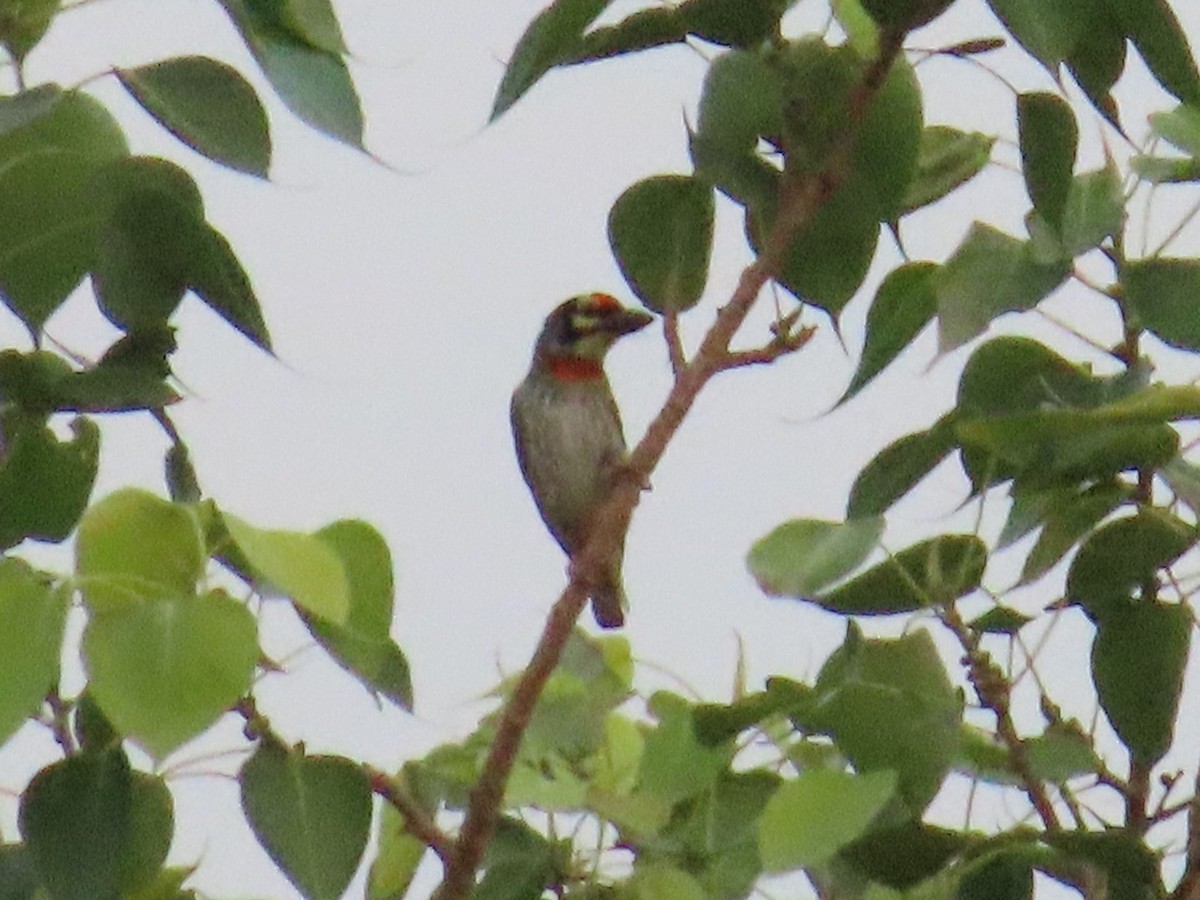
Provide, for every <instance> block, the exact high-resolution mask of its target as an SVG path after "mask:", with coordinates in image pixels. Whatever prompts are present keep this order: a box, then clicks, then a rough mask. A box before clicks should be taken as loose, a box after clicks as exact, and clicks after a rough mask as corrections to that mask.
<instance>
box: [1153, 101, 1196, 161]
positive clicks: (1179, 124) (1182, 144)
mask: <svg viewBox="0 0 1200 900" xmlns="http://www.w3.org/2000/svg"><path fill="white" fill-rule="evenodd" d="M1147 118H1148V120H1149V122H1150V131H1151V132H1152V133H1153V134H1154V135H1155V136H1157V137H1160V138H1162V139H1163V140H1164V141H1166V142H1167V143H1169V144H1171V145H1173V146H1174V147H1177V148H1178V149H1180V150H1182V151H1183V152H1184V153H1186V154H1188V155H1189V156H1193V157H1196V156H1200V108H1197V107H1196V106H1192V105H1189V104H1187V103H1181V104H1180V105H1179V106H1177V107H1175V108H1174V109H1172V110H1168V111H1167V112H1155V113H1150V115H1149V116H1148V117H1147Z"/></svg>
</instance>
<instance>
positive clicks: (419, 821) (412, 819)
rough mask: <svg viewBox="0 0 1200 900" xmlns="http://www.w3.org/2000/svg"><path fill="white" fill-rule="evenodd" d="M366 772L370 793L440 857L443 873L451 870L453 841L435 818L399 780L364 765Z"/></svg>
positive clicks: (406, 828) (406, 829) (408, 830)
mask: <svg viewBox="0 0 1200 900" xmlns="http://www.w3.org/2000/svg"><path fill="white" fill-rule="evenodd" d="M363 771H364V772H366V773H367V777H368V778H369V779H370V781H371V790H373V791H374V792H375V793H376V794H378V795H379V796H380V797H382V798H383V799H384V800H386V801H387V802H388V803H390V804H391V805H392V806H394V807H395V808H396V811H397V812H399V813H400V815H402V816H403V817H404V830H405V831H407V832H408V833H409V834H411V835H412V836H413V837H415V838H416V839H417V840H419V841H420V842H421V843H423V844H424V845H425V846H426V847H428V848H429V849H430V850H432V851H433V852H434V853H436V854H437V856H438V859H440V860H441V861H442V870H443V871H444V870H445V869H446V868H448V867H449V865H450V859H451V857H453V855H454V839H453V838H451V837H450V835H448V834H447V833H446V832H445V831H443V830H442V829H441V828H439V827H438V824H437V822H436V821H434V818H433V816H431V815H430V814H429V812H428V811H427V810H426V809H425V807H423V806H421V804H420V803H418V802H417V800H416V798H415V797H413V796H412V795H411V794H410V793H409V792H408V791H407V790H406V789H405V787H404V785H403V784H401V782H400V779H399V778H396V777H393V776H391V775H388V774H387V773H386V772H383V771H381V770H380V769H376V768H375V767H374V766H372V765H368V764H364V765H363Z"/></svg>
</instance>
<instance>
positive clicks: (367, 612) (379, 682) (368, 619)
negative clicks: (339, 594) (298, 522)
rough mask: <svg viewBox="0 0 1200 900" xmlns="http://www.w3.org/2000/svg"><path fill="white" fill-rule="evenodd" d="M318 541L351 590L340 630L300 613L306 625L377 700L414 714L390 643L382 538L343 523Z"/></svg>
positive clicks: (402, 667)
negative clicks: (382, 698)
mask: <svg viewBox="0 0 1200 900" xmlns="http://www.w3.org/2000/svg"><path fill="white" fill-rule="evenodd" d="M316 537H318V538H320V539H321V540H323V541H324V542H325V543H326V544H328V545H329V546H330V547H331V548H332V549H333V550H334V552H335V553H336V554H337V555H338V557H339V558H340V559H341V563H342V567H343V569H344V570H345V572H346V578H347V580H348V583H349V586H350V611H349V614H348V616H347V619H346V623H345V624H344V625H336V624H334V623H332V622H330V621H327V620H324V619H319V618H316V617H314V616H311V615H307V614H304V613H303V612H302V614H301V617H302V619H303V621H304V624H305V625H307V626H308V629H309V631H311V632H312V634H313V637H315V638H316V639H317V640H318V641H319V642H320V643H321V646H323V647H324V648H325V649H326V650H327V651H328V652H329V654H330V655H331V656H332V657H333V658H334V660H335V661H336V662H337V663H338V665H340V666H341V667H342V668H344V669H345V670H346V671H348V672H349V673H350V674H351V675H353V676H354V677H355V678H357V679H358V680H359V681H360V682H361V683H362V684H363V686H364V687H366V688H367V689H368V690H370V691H372V692H374V693H375V694H376V695H379V694H382V695H383V696H385V697H387V698H388V699H389V700H391V701H392V702H393V703H396V704H397V705H399V706H400V707H402V708H403V709H407V710H411V709H412V702H413V700H412V680H411V677H410V675H409V668H408V660H406V659H405V657H404V653H403V652H402V651H401V650H400V648H399V647H398V646H397V645H396V643H395V642H394V641H393V640H392V639H391V634H390V631H391V625H392V595H393V591H394V584H393V579H392V556H391V552H390V551H389V550H388V547H387V544H386V543H385V542H384V540H383V537H382V536H381V535H380V534H379V532H378V531H376V530H375V529H374V528H372V527H371V526H370V525H368V524H367V523H366V522H361V521H357V520H349V519H343V520H341V521H338V522H334V523H333V524H332V525H327V526H325V527H324V528H322V529H321V530H320V531H318V532H317V533H316Z"/></svg>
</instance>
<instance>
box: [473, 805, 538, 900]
mask: <svg viewBox="0 0 1200 900" xmlns="http://www.w3.org/2000/svg"><path fill="white" fill-rule="evenodd" d="M554 851H555V848H554V845H553V844H551V843H550V842H549V841H548V840H546V838H545V837H544V836H543V835H542V834H541V833H539V832H537V831H535V830H534V829H533V828H531V827H530V826H528V825H526V824H525V823H523V822H518V821H516V820H514V819H511V818H508V817H507V816H505V817H503V818H501V819H500V821H499V822H497V823H496V833H495V835H494V836H493V837H492V841H491V843H489V844H488V848H487V855H486V856H485V857H484V860H483V879H482V880H481V881H480V882H479V885H478V886H477V887H476V888H475V889H474V890H473V891H472V892H471V900H520V898H523V897H530V898H532V897H539V896H541V895H543V894H544V891H545V888H546V886H547V885H549V884H551V883H553V882H554V881H555V875H556V873H557V871H558V867H557V865H556V862H557V860H556V859H555V852H554Z"/></svg>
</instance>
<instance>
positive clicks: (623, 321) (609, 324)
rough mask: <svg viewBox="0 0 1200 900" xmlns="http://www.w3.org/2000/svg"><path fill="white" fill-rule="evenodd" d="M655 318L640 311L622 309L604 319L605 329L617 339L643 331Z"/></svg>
mask: <svg viewBox="0 0 1200 900" xmlns="http://www.w3.org/2000/svg"><path fill="white" fill-rule="evenodd" d="M653 321H654V316H652V315H650V314H649V313H645V312H642V311H641V310H640V309H620V310H617V311H614V312H613V313H611V314H610V315H607V316H605V317H604V329H605V330H606V331H608V332H609V333H611V334H612V335H614V336H616V337H620V336H622V335H625V334H633V332H635V331H641V330H642V329H643V328H645V327H646V326H647V325H649V324H650V323H651V322H653Z"/></svg>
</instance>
